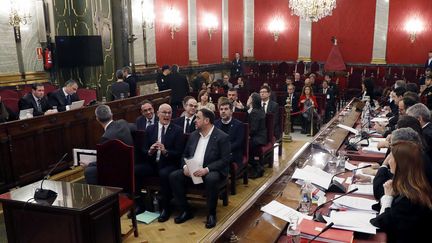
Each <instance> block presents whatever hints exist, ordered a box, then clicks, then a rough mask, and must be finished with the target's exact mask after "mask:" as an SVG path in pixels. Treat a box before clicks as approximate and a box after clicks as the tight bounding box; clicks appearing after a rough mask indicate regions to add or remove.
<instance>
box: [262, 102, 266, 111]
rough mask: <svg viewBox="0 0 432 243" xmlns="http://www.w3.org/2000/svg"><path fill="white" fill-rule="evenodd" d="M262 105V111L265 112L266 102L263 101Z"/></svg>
mask: <svg viewBox="0 0 432 243" xmlns="http://www.w3.org/2000/svg"><path fill="white" fill-rule="evenodd" d="M262 107H263V110H264V112H266V103H265V102H264V103H263V105H262Z"/></svg>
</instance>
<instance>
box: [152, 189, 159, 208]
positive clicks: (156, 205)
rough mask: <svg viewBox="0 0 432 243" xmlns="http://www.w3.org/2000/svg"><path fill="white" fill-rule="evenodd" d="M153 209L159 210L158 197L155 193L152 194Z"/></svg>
mask: <svg viewBox="0 0 432 243" xmlns="http://www.w3.org/2000/svg"><path fill="white" fill-rule="evenodd" d="M153 210H154V212H159V199H158V194H157V193H155V195H154V196H153Z"/></svg>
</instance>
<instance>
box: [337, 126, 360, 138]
mask: <svg viewBox="0 0 432 243" xmlns="http://www.w3.org/2000/svg"><path fill="white" fill-rule="evenodd" d="M337 126H338V127H340V128H342V129H345V130H347V131H349V132H352V133H354V134H355V135H357V134H359V132H358V131H357V130H356V129H355V128H352V127H349V126H346V125H344V124H337Z"/></svg>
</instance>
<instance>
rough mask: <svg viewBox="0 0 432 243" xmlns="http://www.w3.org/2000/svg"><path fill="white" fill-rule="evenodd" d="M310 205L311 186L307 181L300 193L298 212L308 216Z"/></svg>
mask: <svg viewBox="0 0 432 243" xmlns="http://www.w3.org/2000/svg"><path fill="white" fill-rule="evenodd" d="M311 204H312V185H311V183H310V182H309V181H305V183H304V184H303V186H302V188H301V192H300V207H299V212H301V213H304V214H308V213H309V210H310V208H311Z"/></svg>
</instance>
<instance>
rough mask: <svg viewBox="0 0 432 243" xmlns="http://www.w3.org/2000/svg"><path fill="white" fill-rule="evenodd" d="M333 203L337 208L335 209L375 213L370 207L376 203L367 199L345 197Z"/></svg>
mask: <svg viewBox="0 0 432 243" xmlns="http://www.w3.org/2000/svg"><path fill="white" fill-rule="evenodd" d="M333 203H334V204H335V205H336V206H337V208H340V207H344V208H347V209H349V210H362V211H366V212H370V213H376V212H375V211H374V210H372V205H374V204H375V203H376V201H375V200H371V199H367V198H361V197H353V196H345V197H341V198H339V199H336V200H335V201H334V202H333Z"/></svg>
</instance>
